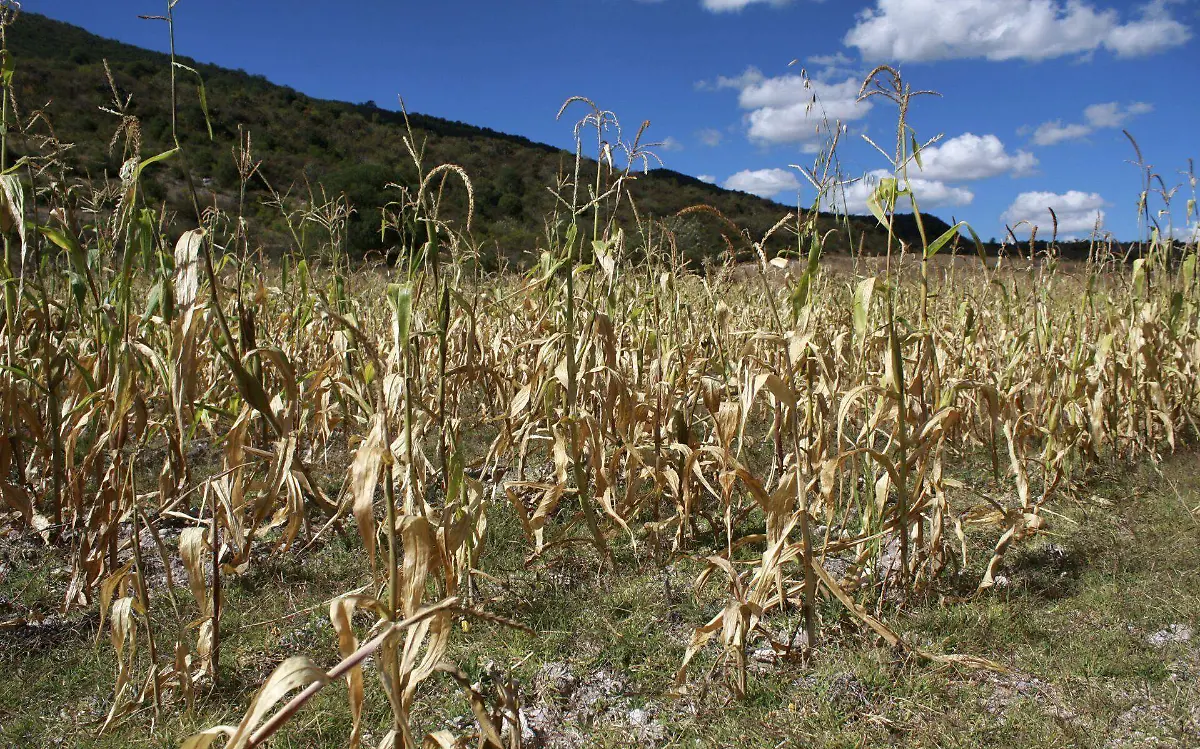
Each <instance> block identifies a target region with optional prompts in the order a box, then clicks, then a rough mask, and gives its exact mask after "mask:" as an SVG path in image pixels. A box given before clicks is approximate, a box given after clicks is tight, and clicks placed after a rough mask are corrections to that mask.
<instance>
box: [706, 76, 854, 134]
mask: <svg viewBox="0 0 1200 749" xmlns="http://www.w3.org/2000/svg"><path fill="white" fill-rule="evenodd" d="M751 70H753V69H751ZM750 72H751V71H747V73H743V74H742V76H740V77H739V80H740V81H741V82H742V85H741V86H739V87H738V88H739V90H740V93H739V94H738V104H739V106H741V108H742V109H746V110H749V114H748V115H747V117H746V119H747V122H748V123H749V136H750V139H751V140H753V141H756V142H759V143H802V142H811V141H814V140H817V139H818V138H820V137H821V130H822V128H823V127H824V124H825V122H826V121H828V122H830V123H833V122H835V121H837V120H841V121H842V122H848V121H851V120H858V119H861V118H863V117H865V116H866V115H867V113H868V112H870V111H871V102H870V101H862V102H860V101H857V99H858V89H859V85H860V83H859V81H858V79H857V78H853V77H851V78H846V79H845V80H843V81H841V82H836V83H835V82H825V81H810V80H806V79H805V78H804V77H803V76H799V75H781V76H777V77H773V78H767V77H761V74H760V77H755V76H754V75H750V74H749V73H750ZM755 72H757V71H755ZM727 80H732V79H727Z"/></svg>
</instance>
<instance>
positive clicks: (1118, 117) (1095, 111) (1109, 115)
mask: <svg viewBox="0 0 1200 749" xmlns="http://www.w3.org/2000/svg"><path fill="white" fill-rule="evenodd" d="M1153 111H1154V105H1153V104H1149V103H1147V102H1144V101H1135V102H1134V103H1132V104H1130V105H1129V106H1128V107H1124V108H1122V107H1121V103H1120V102H1116V101H1110V102H1106V103H1104V104H1093V105H1091V106H1090V107H1088V108H1087V109H1084V110H1083V116H1084V118H1086V119H1087V122H1088V124H1089V125H1091V126H1092V127H1094V128H1102V127H1121V126H1122V125H1124V124H1125V121H1126V120H1128V119H1129V118H1130V117H1134V116H1136V115H1139V114H1146V113H1148V112H1153Z"/></svg>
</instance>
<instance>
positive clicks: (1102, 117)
mask: <svg viewBox="0 0 1200 749" xmlns="http://www.w3.org/2000/svg"><path fill="white" fill-rule="evenodd" d="M1153 111H1154V105H1153V104H1149V103H1147V102H1144V101H1135V102H1133V103H1131V104H1129V105H1127V106H1122V105H1121V103H1120V102H1117V101H1109V102H1105V103H1103V104H1093V105H1091V106H1089V107H1087V108H1086V109H1084V110H1083V119H1084V120H1085V122H1082V123H1070V124H1066V125H1064V124H1063V121H1062V120H1053V121H1051V122H1043V123H1042V124H1040V125H1038V127H1037V129H1036V130H1034V131H1033V142H1034V143H1035V144H1037V145H1039V146H1053V145H1055V144H1056V143H1062V142H1063V141H1068V140H1079V139H1080V138H1086V137H1087V136H1089V135H1091V134H1092V133H1094V132H1095V131H1097V130H1101V129H1104V128H1117V127H1122V126H1123V125H1124V124H1125V123H1126V121H1128V120H1129V118H1131V117H1136V116H1137V115H1140V114H1146V113H1148V112H1153Z"/></svg>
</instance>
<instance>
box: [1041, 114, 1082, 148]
mask: <svg viewBox="0 0 1200 749" xmlns="http://www.w3.org/2000/svg"><path fill="white" fill-rule="evenodd" d="M1091 133H1092V129H1091V128H1090V127H1088V126H1087V125H1079V124H1074V125H1064V124H1063V121H1062V120H1054V121H1053V122H1043V123H1042V124H1040V125H1038V127H1037V130H1034V131H1033V142H1034V143H1036V144H1037V145H1039V146H1053V145H1054V144H1056V143H1062V142H1063V141H1067V140H1078V139H1079V138H1086V137H1087V136H1088V135H1091Z"/></svg>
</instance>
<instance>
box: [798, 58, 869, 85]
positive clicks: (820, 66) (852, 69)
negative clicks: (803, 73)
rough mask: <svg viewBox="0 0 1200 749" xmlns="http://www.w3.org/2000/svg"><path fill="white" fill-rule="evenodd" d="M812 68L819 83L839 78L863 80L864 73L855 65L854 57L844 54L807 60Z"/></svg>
mask: <svg viewBox="0 0 1200 749" xmlns="http://www.w3.org/2000/svg"><path fill="white" fill-rule="evenodd" d="M805 62H806V63H808V64H809V65H810V66H812V68H811V69H810V72H811V73H812V75H813V77H814V78H816V79H817V80H819V81H833V80H836V79H838V78H846V77H848V76H849V77H855V78H859V79H861V78H862V71H860V70H859V68H858V66H857V65H856V64H855V60H854V58H853V57H850V56H849V55H847V54H846V53H844V52H835V53H833V54H832V55H813V56H812V57H808V58H806V59H805Z"/></svg>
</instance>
